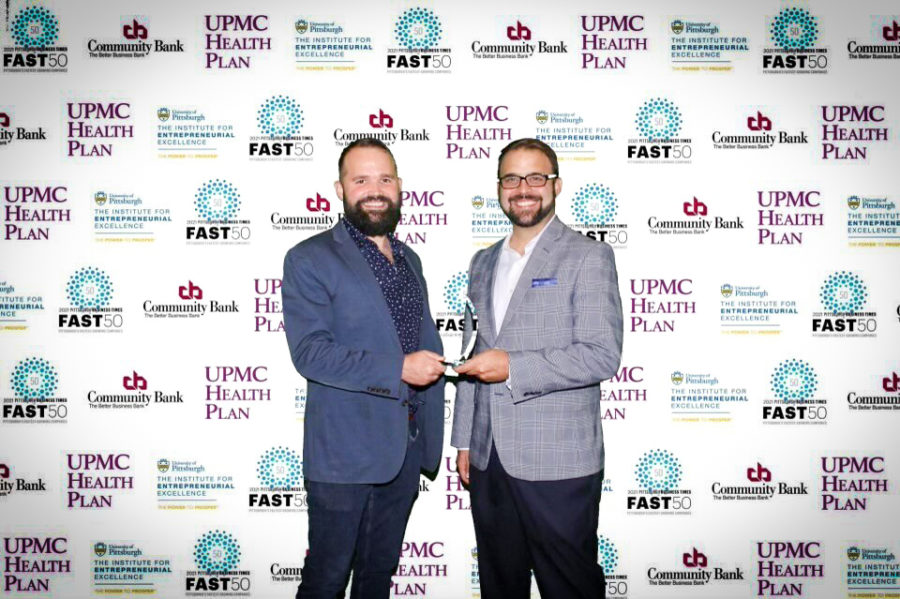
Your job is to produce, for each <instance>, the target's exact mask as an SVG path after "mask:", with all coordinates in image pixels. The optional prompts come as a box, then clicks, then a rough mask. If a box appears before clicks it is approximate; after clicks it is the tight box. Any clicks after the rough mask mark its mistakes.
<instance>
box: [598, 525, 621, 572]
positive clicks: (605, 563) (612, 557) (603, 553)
mask: <svg viewBox="0 0 900 599" xmlns="http://www.w3.org/2000/svg"><path fill="white" fill-rule="evenodd" d="M597 550H598V553H599V554H600V565H601V566H602V567H603V573H604V574H606V575H607V576H608V575H610V574H615V572H616V566H618V565H619V550H618V549H616V545H615V543H613V542H612V541H611V540H610V539H608V538H606V537H604V536H603V535H600V536H599V537H597Z"/></svg>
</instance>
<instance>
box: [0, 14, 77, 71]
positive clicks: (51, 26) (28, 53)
mask: <svg viewBox="0 0 900 599" xmlns="http://www.w3.org/2000/svg"><path fill="white" fill-rule="evenodd" d="M6 9H7V10H6V23H5V24H6V30H7V31H9V33H10V36H11V37H12V42H13V45H12V46H4V48H3V72H4V73H65V72H66V71H67V70H68V68H67V66H68V63H69V55H68V50H69V49H68V47H67V46H64V45H57V44H58V43H59V33H60V26H59V19H57V18H56V14H54V13H53V11H51V10H50V9H49V8H47V7H45V6H43V5H41V4H39V3H35V4H33V5H31V6H26V7H24V8H20V9H19V11H18V12H16V14H15V16H13V18H12V20H10V18H9V15H10V13H9V4H8V3H7V5H6Z"/></svg>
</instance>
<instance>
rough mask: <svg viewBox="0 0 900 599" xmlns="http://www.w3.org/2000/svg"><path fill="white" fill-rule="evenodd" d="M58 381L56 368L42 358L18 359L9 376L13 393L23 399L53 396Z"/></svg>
mask: <svg viewBox="0 0 900 599" xmlns="http://www.w3.org/2000/svg"><path fill="white" fill-rule="evenodd" d="M58 382H59V377H58V376H57V374H56V368H54V367H53V364H51V363H50V362H48V361H47V360H45V359H44V358H35V357H32V358H25V359H24V360H20V361H19V363H18V364H16V366H15V368H13V371H12V375H11V376H10V387H11V388H12V390H13V393H14V394H15V396H16V397H18V398H21V399H25V400H29V399H47V398H48V397H53V396H54V394H55V393H56V385H57V383H58Z"/></svg>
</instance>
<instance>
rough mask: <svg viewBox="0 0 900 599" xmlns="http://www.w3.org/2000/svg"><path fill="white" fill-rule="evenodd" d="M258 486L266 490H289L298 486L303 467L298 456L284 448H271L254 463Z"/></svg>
mask: <svg viewBox="0 0 900 599" xmlns="http://www.w3.org/2000/svg"><path fill="white" fill-rule="evenodd" d="M256 474H257V475H258V476H259V484H260V485H262V486H263V487H265V488H267V489H270V490H272V489H291V488H296V487H299V486H300V478H301V477H302V476H303V466H302V462H301V461H300V456H299V455H297V453H296V452H295V451H294V450H292V449H288V448H286V447H273V448H272V449H270V450H268V451H266V452H265V453H264V454H262V457H260V458H259V461H258V462H257V463H256Z"/></svg>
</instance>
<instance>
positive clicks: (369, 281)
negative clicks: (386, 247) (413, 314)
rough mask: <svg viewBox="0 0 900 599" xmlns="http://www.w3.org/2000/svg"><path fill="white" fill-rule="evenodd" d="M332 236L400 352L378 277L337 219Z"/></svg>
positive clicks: (395, 331) (340, 254) (338, 250)
mask: <svg viewBox="0 0 900 599" xmlns="http://www.w3.org/2000/svg"><path fill="white" fill-rule="evenodd" d="M332 236H333V238H334V241H335V246H336V249H337V253H338V255H339V256H340V257H341V258H342V259H343V260H344V262H345V263H346V264H347V265H348V266H349V267H350V270H352V271H353V272H354V273H355V274H356V277H357V279H358V280H359V282H360V283H361V284H362V286H363V287H364V288H365V289H367V290H368V293H364V294H363V295H364V296H365V297H366V299H368V300H369V301H370V302H371V304H372V307H373V308H374V315H375V317H376V318H378V319H379V320H380V321H381V323H382V325H384V327H385V328H386V329H387V330H388V331H389V334H388V339H391V340H392V341H393V343H394V345H395V346H396V347H397V349H398V350H400V351H401V353H402V351H403V346H402V345H400V337H399V336H398V335H397V327H395V326H394V319H393V318H391V311H390V309H389V308H388V305H387V302H386V301H385V300H384V293H382V291H381V285H379V284H378V279H376V278H375V274H374V273H373V272H372V269H371V268H369V263H368V262H366V259H365V258H363V255H362V253H361V252H360V251H359V248H358V247H356V242H354V241H353V238H352V237H350V234H349V233H348V232H347V229H346V228H345V227H344V224H343V223H342V222H341V221H340V220H338V223H337V225H335V226H334V228H333V229H332ZM413 270H415V269H413ZM423 289H424V288H423Z"/></svg>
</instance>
